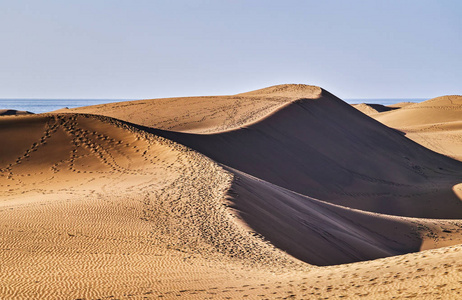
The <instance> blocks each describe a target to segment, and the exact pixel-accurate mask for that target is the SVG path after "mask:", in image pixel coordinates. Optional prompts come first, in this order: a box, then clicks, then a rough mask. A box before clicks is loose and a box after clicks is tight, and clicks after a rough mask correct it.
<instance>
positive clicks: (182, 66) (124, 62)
mask: <svg viewBox="0 0 462 300" xmlns="http://www.w3.org/2000/svg"><path fill="white" fill-rule="evenodd" d="M461 16H462V1H457V0H454V1H450V0H439V1H426V0H419V1H406V0H404V1H365V0H364V1H329V0H327V1H319V0H318V1H291V0H289V1H287V0H286V1H258V0H246V1H245V0H242V1H239V0H236V1H218V0H215V1H193V0H189V1H172V0H170V1H147V0H146V1H137V0H132V1H117V0H112V1H109V0H108V1H102V0H92V1H85V0H80V1H62V0H59V1H51V0H50V1H39V0H35V1H21V0H14V1H6V0H0V41H1V43H0V98H93V99H94V98H111V99H114V98H120V99H141V98H158V97H173V96H193V95H219V94H234V93H239V92H245V91H249V90H253V89H258V88H263V87H266V86H270V85H275V84H281V83H305V84H314V85H319V86H321V87H323V88H325V89H327V90H329V91H330V92H332V93H334V94H335V95H337V96H339V97H341V98H413V97H415V98H432V97H436V96H440V95H445V94H462V21H461V20H462V18H461Z"/></svg>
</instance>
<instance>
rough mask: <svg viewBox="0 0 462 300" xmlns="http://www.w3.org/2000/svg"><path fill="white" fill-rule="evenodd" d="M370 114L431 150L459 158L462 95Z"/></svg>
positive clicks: (460, 157) (461, 129)
mask: <svg viewBox="0 0 462 300" xmlns="http://www.w3.org/2000/svg"><path fill="white" fill-rule="evenodd" d="M372 117H374V118H375V119H376V120H378V121H380V122H382V123H383V124H385V125H387V126H390V127H392V128H397V129H399V130H401V131H403V132H405V133H406V136H407V137H408V138H410V139H412V140H413V141H415V142H417V143H419V144H421V145H423V146H425V147H427V148H429V149H431V150H433V151H435V152H438V153H441V154H444V155H447V156H449V157H452V158H454V159H457V160H462V155H461V153H462V139H461V133H462V123H461V122H462V121H461V120H462V96H443V97H438V98H434V99H430V100H427V101H424V102H421V103H416V104H412V105H407V106H404V107H403V108H402V109H399V110H396V111H391V112H386V113H382V114H378V115H372Z"/></svg>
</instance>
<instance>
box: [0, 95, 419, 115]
mask: <svg viewBox="0 0 462 300" xmlns="http://www.w3.org/2000/svg"><path fill="white" fill-rule="evenodd" d="M130 100H133V99H59V100H58V99H0V109H16V110H25V111H30V112H33V113H36V114H38V113H44V112H50V111H54V110H57V109H61V108H65V107H67V108H75V107H81V106H88V105H97V104H105V103H112V102H121V101H130ZM344 100H345V101H346V102H347V103H350V104H356V103H374V104H382V105H390V104H395V103H398V102H421V101H424V100H427V99H419V98H406V99H344Z"/></svg>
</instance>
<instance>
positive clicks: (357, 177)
mask: <svg viewBox="0 0 462 300" xmlns="http://www.w3.org/2000/svg"><path fill="white" fill-rule="evenodd" d="M151 132H153V133H155V134H157V135H161V136H164V137H166V138H168V139H171V140H174V141H177V142H179V143H181V144H184V145H186V146H188V147H191V148H193V149H195V150H197V151H199V152H201V153H203V154H205V155H207V156H208V157H210V158H212V159H214V160H216V161H217V162H220V163H222V164H224V165H226V166H229V167H232V168H235V169H238V170H240V171H243V172H246V173H248V174H250V175H253V176H256V177H258V178H261V179H263V180H266V181H268V182H271V183H273V184H276V185H279V186H281V187H284V188H286V189H289V190H292V191H295V192H297V193H301V194H303V195H307V196H311V197H314V198H317V199H321V200H324V201H329V202H331V203H334V204H338V205H343V206H348V207H352V208H357V209H361V210H367V211H372V212H378V213H386V214H392V215H400V216H410V217H426V218H461V217H462V202H461V201H460V198H459V197H457V196H456V195H455V194H454V192H453V191H452V188H453V186H454V185H456V184H458V183H460V178H461V176H462V173H461V172H462V165H461V164H460V163H458V162H455V161H453V160H451V159H448V158H446V157H444V156H441V155H436V154H434V153H433V152H431V151H428V150H427V149H425V148H423V147H421V146H419V145H417V144H415V143H413V142H412V141H409V140H408V139H406V138H405V137H403V136H402V134H400V133H399V132H397V131H395V130H393V129H390V128H387V127H385V126H383V125H382V124H380V123H378V122H376V121H374V120H372V119H370V118H368V117H366V116H364V115H363V114H361V113H360V112H358V111H357V110H356V109H354V108H352V107H350V106H349V105H348V104H346V103H344V102H343V101H341V100H340V99H338V98H336V97H335V96H333V95H331V94H330V93H328V92H326V91H323V92H322V94H321V95H320V96H319V98H317V99H306V100H299V101H295V102H292V103H291V104H289V105H286V106H284V107H283V108H281V109H279V110H278V111H277V112H275V113H273V114H272V115H270V116H268V117H267V118H265V119H263V120H261V121H260V122H258V123H254V124H252V125H249V126H247V127H245V128H242V129H239V130H233V131H227V132H223V133H217V134H207V135H203V134H187V133H178V132H170V131H161V130H151Z"/></svg>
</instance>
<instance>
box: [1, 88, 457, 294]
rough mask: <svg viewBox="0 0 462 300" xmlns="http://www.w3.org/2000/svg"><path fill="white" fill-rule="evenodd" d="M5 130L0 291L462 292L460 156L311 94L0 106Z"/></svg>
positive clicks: (272, 91)
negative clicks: (59, 107) (25, 110)
mask: <svg viewBox="0 0 462 300" xmlns="http://www.w3.org/2000/svg"><path fill="white" fill-rule="evenodd" d="M402 109H405V108H400V109H397V110H393V111H389V112H385V113H390V114H391V113H395V111H396V112H398V111H401V110H402ZM448 111H450V110H448ZM0 140H2V141H4V143H3V144H2V146H1V147H0V169H1V171H0V257H1V258H0V261H1V268H0V298H2V299H3V298H19V299H30V298H40V299H158V298H163V299H170V298H176V299H177V298H185V299H226V298H228V299H241V298H250V299H283V298H296V299H310V298H313V299H317V298H326V297H328V298H360V297H363V298H364V297H365V298H382V299H390V298H392V297H399V298H405V297H417V298H425V297H426V298H438V297H441V298H442V299H457V298H459V297H460V292H461V286H462V285H461V283H462V263H460V261H461V258H462V247H461V243H462V241H461V240H462V220H460V219H462V218H461V215H462V206H461V205H462V203H461V201H460V200H461V196H462V189H461V188H460V186H461V185H460V184H461V183H462V180H461V178H462V176H461V175H462V168H461V166H462V163H461V162H459V161H456V160H453V159H451V158H449V157H447V156H444V155H441V154H438V153H435V152H433V151H430V150H428V149H426V148H425V147H422V146H420V145H418V144H416V143H414V142H412V141H410V140H409V139H407V137H406V136H404V134H403V133H402V132H400V131H398V130H395V129H391V128H388V127H386V126H385V125H383V124H381V123H379V122H377V121H375V120H373V119H371V118H369V117H368V116H366V115H364V114H362V113H361V112H360V111H358V110H356V109H354V108H352V107H351V106H349V105H347V104H346V103H344V102H343V101H341V100H340V99H338V98H337V97H335V96H334V95H332V94H330V93H328V92H327V91H325V90H323V89H321V88H318V87H313V86H305V85H281V86H275V87H270V88H266V89H262V90H258V91H254V92H250V93H243V94H238V95H232V96H219V97H218V96H217V97H194V98H170V99H153V100H141V101H134V102H128V103H115V104H106V105H98V106H92V107H85V108H78V109H70V110H66V112H65V113H62V112H55V113H50V114H40V115H31V116H11V117H2V118H1V119H0Z"/></svg>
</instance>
